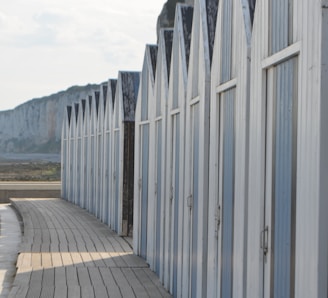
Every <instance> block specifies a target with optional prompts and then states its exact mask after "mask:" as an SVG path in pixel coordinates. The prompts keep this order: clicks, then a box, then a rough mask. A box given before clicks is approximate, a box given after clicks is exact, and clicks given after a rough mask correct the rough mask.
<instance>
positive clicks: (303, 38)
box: [247, 0, 328, 298]
mask: <svg viewBox="0 0 328 298" xmlns="http://www.w3.org/2000/svg"><path fill="white" fill-rule="evenodd" d="M327 7H328V2H327V1H310V0H271V1H257V4H256V9H255V15H254V24H253V37H252V62H251V85H250V86H251V97H250V138H249V143H250V146H249V151H250V154H249V191H248V198H249V206H248V234H247V235H248V247H247V277H248V278H247V297H260V296H261V297H298V298H300V297H304V298H305V297H327V280H328V276H327V270H328V266H327V264H328V260H327V257H328V237H327V226H328V222H327V221H328V217H327V211H328V206H327V204H328V200H327V197H328V188H327V187H328V186H327V185H328V183H327V177H328V173H327V171H328V166H327V165H328V163H327V161H328V160H327V159H328V155H327V152H328V150H327V149H328V148H327V146H328V138H327V125H328V121H327V120H328V118H327V117H328V116H327V115H328V113H327V112H328V110H327V108H328V106H327V103H328V101H327V95H328V90H327V86H328V84H327V83H328V77H327V73H328V72H327V58H326V57H327V54H326V53H327V52H328V48H327V46H328V28H327V26H328V9H327Z"/></svg>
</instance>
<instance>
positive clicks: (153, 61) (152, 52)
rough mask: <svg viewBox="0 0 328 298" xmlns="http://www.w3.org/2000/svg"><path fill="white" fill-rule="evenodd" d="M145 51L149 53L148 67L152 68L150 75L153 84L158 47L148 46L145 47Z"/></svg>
mask: <svg viewBox="0 0 328 298" xmlns="http://www.w3.org/2000/svg"><path fill="white" fill-rule="evenodd" d="M147 50H148V51H149V59H150V65H151V66H152V68H151V69H152V73H151V74H152V78H153V82H154V83H155V74H156V65H157V53H158V46H157V45H149V46H147Z"/></svg>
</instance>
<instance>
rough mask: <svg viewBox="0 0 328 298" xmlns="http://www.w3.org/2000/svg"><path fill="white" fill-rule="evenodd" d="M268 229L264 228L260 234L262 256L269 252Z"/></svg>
mask: <svg viewBox="0 0 328 298" xmlns="http://www.w3.org/2000/svg"><path fill="white" fill-rule="evenodd" d="M268 240H269V227H268V226H266V227H265V229H264V230H263V231H262V232H261V249H262V250H263V254H264V255H266V254H267V253H268V251H269V243H268Z"/></svg>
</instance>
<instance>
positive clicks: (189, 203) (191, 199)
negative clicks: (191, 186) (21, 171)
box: [187, 194, 193, 209]
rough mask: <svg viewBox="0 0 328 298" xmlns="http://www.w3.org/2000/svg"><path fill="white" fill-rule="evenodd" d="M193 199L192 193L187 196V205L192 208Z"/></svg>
mask: <svg viewBox="0 0 328 298" xmlns="http://www.w3.org/2000/svg"><path fill="white" fill-rule="evenodd" d="M192 201H193V198H192V194H190V195H189V196H188V197H187V206H188V207H189V208H190V209H191V208H192V203H193V202H192Z"/></svg>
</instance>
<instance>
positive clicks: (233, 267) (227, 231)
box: [207, 0, 252, 297]
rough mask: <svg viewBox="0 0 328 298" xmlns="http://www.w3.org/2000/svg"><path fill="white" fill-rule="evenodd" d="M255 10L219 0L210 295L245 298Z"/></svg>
mask: <svg viewBox="0 0 328 298" xmlns="http://www.w3.org/2000/svg"><path fill="white" fill-rule="evenodd" d="M251 29H252V27H251V14H250V9H249V6H248V1H242V2H241V1H240V0H221V1H220V2H219V10H218V17H217V23H216V34H215V43H214V49H213V53H215V54H213V60H212V69H211V112H210V162H209V165H210V167H209V171H210V175H209V208H208V210H209V215H208V221H209V222H208V274H207V279H208V281H207V285H208V286H207V297H243V295H244V293H245V291H246V289H245V280H246V258H245V251H246V243H247V242H246V236H247V220H246V219H247V217H246V215H247V213H246V211H247V196H246V195H245V194H246V193H247V175H248V172H247V158H248V155H247V154H248V150H247V149H248V121H249V119H248V109H249V87H248V86H249V70H250V63H249V61H250V57H249V55H250V42H251V40H250V37H251Z"/></svg>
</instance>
